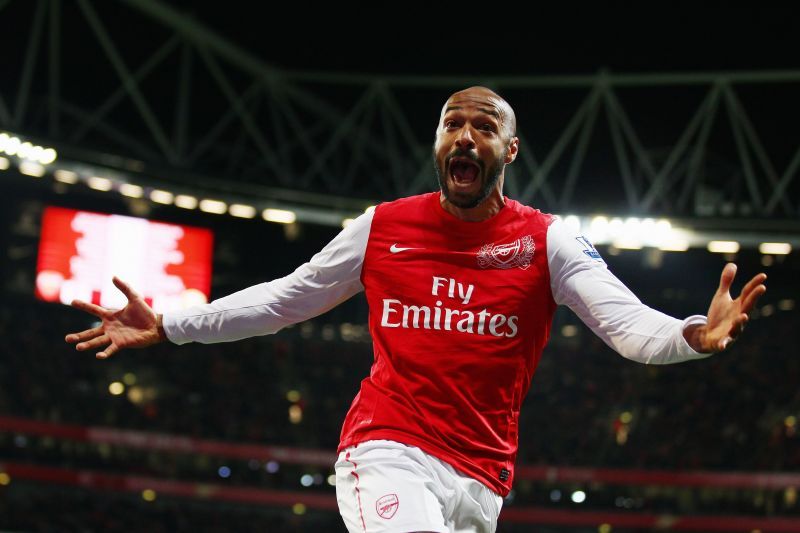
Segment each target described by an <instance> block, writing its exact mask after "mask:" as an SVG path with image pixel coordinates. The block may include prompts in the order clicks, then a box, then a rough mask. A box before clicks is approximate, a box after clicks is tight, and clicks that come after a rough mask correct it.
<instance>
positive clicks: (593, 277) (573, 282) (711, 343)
mask: <svg viewBox="0 0 800 533" xmlns="http://www.w3.org/2000/svg"><path fill="white" fill-rule="evenodd" d="M547 258H548V265H549V267H550V277H551V286H552V290H553V298H554V299H555V301H556V303H558V304H564V305H567V306H569V307H570V309H572V310H573V311H574V312H575V313H576V314H577V315H578V317H580V319H581V320H582V321H583V322H584V323H585V324H586V325H587V326H589V327H590V328H591V329H592V331H593V332H594V333H595V334H597V336H598V337H600V338H601V339H602V340H603V341H604V342H605V343H606V344H608V345H609V346H610V347H612V348H613V349H614V350H616V351H617V352H618V353H619V354H620V355H622V356H624V357H626V358H628V359H632V360H634V361H638V362H641V363H647V364H669V363H679V362H681V361H687V360H690V359H701V358H704V357H708V356H710V355H711V354H712V353H715V352H718V351H720V350H722V349H724V347H725V346H727V344H728V343H729V342H730V340H731V339H733V338H735V337H736V335H738V334H739V333H740V332H741V329H742V327H743V326H744V323H745V322H746V321H747V316H746V315H747V313H748V312H749V311H750V310H751V309H752V308H753V305H755V302H756V300H757V299H758V298H759V297H760V296H761V295H762V294H764V292H765V291H766V288H765V287H764V285H763V281H764V280H765V279H766V276H765V275H764V274H759V275H758V276H756V277H754V278H753V279H752V280H751V281H750V282H749V283H748V284H747V285H746V286H745V288H744V290H743V291H742V294H741V295H740V296H739V297H738V298H737V299H736V300H733V299H731V296H730V294H729V289H730V285H731V282H732V281H733V276H734V274H735V271H736V270H735V265H728V266H726V268H725V270H723V274H722V282H721V283H720V288H719V290H718V291H717V293H716V295H715V296H714V299H713V300H712V303H711V307H710V309H709V311H708V317H705V316H700V315H694V316H690V317H688V318H686V319H685V320H678V319H676V318H673V317H670V316H668V315H665V314H664V313H661V312H659V311H656V310H655V309H651V308H650V307H648V306H646V305H644V304H643V303H642V302H641V301H639V299H638V298H637V297H636V296H635V295H634V294H633V293H632V292H631V291H630V290H629V289H628V288H627V287H626V286H625V285H624V284H623V283H622V282H621V281H620V280H619V279H617V278H616V277H615V276H614V275H613V274H612V273H611V272H610V271H609V270H608V268H607V267H606V264H605V262H603V260H602V259H601V258H600V256H599V254H597V253H596V251H595V250H594V249H593V248H590V245H589V244H588V243H587V241H585V240H584V239H583V238H582V237H581V236H580V235H576V234H575V233H574V232H573V231H571V230H569V229H568V228H567V227H566V225H565V224H564V223H563V222H562V221H560V220H556V221H554V222H553V223H552V224H551V225H550V228H549V229H548V233H547Z"/></svg>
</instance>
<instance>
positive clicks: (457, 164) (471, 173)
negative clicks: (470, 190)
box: [450, 157, 481, 185]
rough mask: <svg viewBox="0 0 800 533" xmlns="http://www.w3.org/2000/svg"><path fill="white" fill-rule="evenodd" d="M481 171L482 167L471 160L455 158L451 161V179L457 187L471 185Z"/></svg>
mask: <svg viewBox="0 0 800 533" xmlns="http://www.w3.org/2000/svg"><path fill="white" fill-rule="evenodd" d="M480 171H481V167H480V166H479V165H478V163H476V162H475V161H473V160H471V159H467V158H465V157H454V158H453V159H451V160H450V177H451V178H452V179H453V181H454V182H455V183H456V184H457V185H471V184H472V183H474V182H475V181H476V180H477V179H478V174H479V173H480Z"/></svg>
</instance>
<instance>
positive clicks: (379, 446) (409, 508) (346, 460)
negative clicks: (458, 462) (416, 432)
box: [336, 440, 503, 533]
mask: <svg viewBox="0 0 800 533" xmlns="http://www.w3.org/2000/svg"><path fill="white" fill-rule="evenodd" d="M336 499H337V501H338V502H339V512H340V513H341V515H342V518H343V519H344V523H345V525H346V526H347V530H348V531H349V532H350V533H408V532H411V531H436V532H440V533H455V532H458V533H461V532H464V533H466V532H469V533H494V531H495V529H496V528H497V517H498V515H499V514H500V508H501V506H502V505H503V498H502V497H501V496H499V495H498V494H496V493H495V492H494V491H492V490H491V489H489V488H488V487H487V486H486V485H484V484H483V483H481V482H479V481H476V480H474V479H472V478H471V477H468V476H465V475H464V474H461V473H459V472H457V471H456V470H455V469H454V468H453V467H452V466H450V465H448V464H446V463H443V462H442V461H440V460H439V459H437V458H435V457H433V456H431V455H429V454H427V453H425V452H423V451H422V450H420V449H419V448H415V447H414V446H406V445H405V444H400V443H399V442H394V441H390V440H371V441H367V442H362V443H360V444H358V445H357V446H352V447H350V448H346V449H345V450H343V451H342V452H341V453H340V454H339V458H338V460H337V461H336Z"/></svg>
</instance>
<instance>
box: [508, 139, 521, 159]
mask: <svg viewBox="0 0 800 533" xmlns="http://www.w3.org/2000/svg"><path fill="white" fill-rule="evenodd" d="M518 153H519V137H511V141H510V142H509V143H508V150H506V159H505V163H506V165H508V164H509V163H513V162H514V160H515V159H516V158H517V154H518Z"/></svg>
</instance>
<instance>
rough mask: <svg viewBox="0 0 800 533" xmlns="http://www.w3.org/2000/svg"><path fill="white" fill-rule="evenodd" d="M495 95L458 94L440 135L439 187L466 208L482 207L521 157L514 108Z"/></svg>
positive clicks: (447, 110) (437, 152)
mask: <svg viewBox="0 0 800 533" xmlns="http://www.w3.org/2000/svg"><path fill="white" fill-rule="evenodd" d="M493 95H494V93H492V92H491V91H488V90H472V89H467V90H466V91H461V92H458V93H456V94H454V95H453V96H451V97H450V99H449V100H448V101H447V103H446V104H445V107H444V109H443V110H442V116H441V119H440V121H439V127H438V129H437V131H436V141H435V143H434V146H433V159H434V167H435V169H436V175H437V177H438V179H439V186H440V187H441V189H442V194H444V197H445V198H446V199H447V200H448V201H449V202H450V203H452V204H453V205H455V206H457V207H460V208H462V209H471V208H473V207H477V206H478V205H480V204H481V203H482V202H483V201H484V200H485V199H486V198H487V197H488V196H489V195H490V194H491V192H492V190H493V189H494V188H495V187H497V183H498V180H499V179H500V177H501V176H502V174H503V170H504V167H505V165H506V164H507V163H510V162H511V161H513V160H514V157H515V156H516V153H517V145H518V144H517V143H518V141H517V139H516V138H515V137H513V133H512V127H510V126H509V125H508V124H507V121H508V120H510V118H509V116H508V110H510V108H508V104H505V102H503V101H502V100H500V99H499V97H497V96H496V95H494V96H493ZM512 113H513V112H512ZM511 120H513V119H511Z"/></svg>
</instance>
